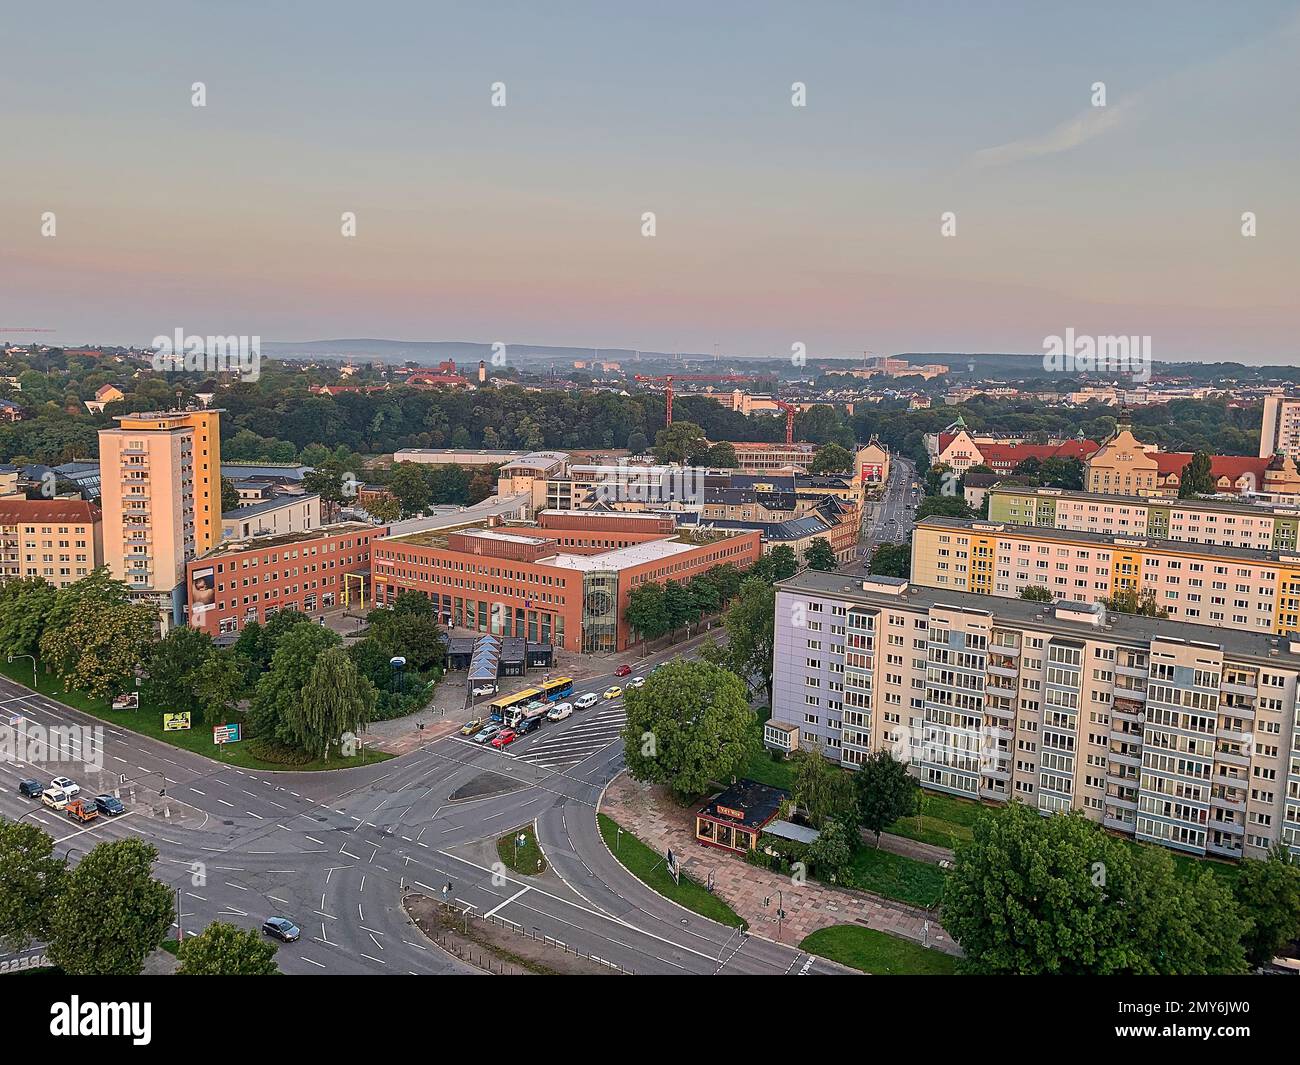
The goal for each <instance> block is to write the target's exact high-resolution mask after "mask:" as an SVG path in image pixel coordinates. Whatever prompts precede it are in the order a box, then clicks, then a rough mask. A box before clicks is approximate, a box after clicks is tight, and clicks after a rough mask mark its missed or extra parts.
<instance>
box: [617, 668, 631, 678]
mask: <svg viewBox="0 0 1300 1065" xmlns="http://www.w3.org/2000/svg"><path fill="white" fill-rule="evenodd" d="M631 672H632V667H631V666H619V667H618V669H616V670H614V676H616V677H626V676H627V675H628V674H629V673H631Z"/></svg>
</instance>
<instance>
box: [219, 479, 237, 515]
mask: <svg viewBox="0 0 1300 1065" xmlns="http://www.w3.org/2000/svg"><path fill="white" fill-rule="evenodd" d="M238 509H239V489H238V488H236V487H235V482H234V481H232V480H231V479H230V478H229V477H223V478H221V513H222V514H229V513H230V512H231V511H232V510H238Z"/></svg>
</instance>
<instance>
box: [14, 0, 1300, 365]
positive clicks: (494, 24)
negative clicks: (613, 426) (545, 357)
mask: <svg viewBox="0 0 1300 1065" xmlns="http://www.w3.org/2000/svg"><path fill="white" fill-rule="evenodd" d="M0 40H3V41H4V42H5V61H4V68H3V77H2V78H0V101H2V103H0V137H2V138H3V143H4V145H5V150H4V153H3V154H4V159H5V162H4V165H3V169H2V170H0V338H5V339H9V340H15V341H34V340H42V341H46V342H50V343H64V344H82V343H134V344H148V343H150V342H151V340H152V338H153V337H154V336H156V335H159V334H171V333H173V332H174V331H175V330H176V329H178V328H179V329H182V330H184V331H185V332H186V333H195V334H200V335H204V334H222V335H231V334H233V335H250V336H251V335H257V336H260V337H262V338H263V339H264V340H276V341H306V340H313V339H324V338H334V337H384V338H389V339H403V340H467V341H479V342H496V341H500V342H502V343H506V344H507V345H508V344H510V343H534V344H559V345H574V346H584V347H626V348H638V349H642V350H661V351H678V350H680V351H697V352H699V351H712V350H713V349H714V346H715V345H717V347H718V349H719V350H721V351H722V352H723V353H724V354H731V355H767V356H771V355H779V354H786V353H789V352H790V351H791V350H792V346H793V345H795V344H802V345H805V347H806V350H807V352H808V354H809V355H810V356H814V357H816V356H847V355H858V354H861V353H862V352H864V351H870V352H872V353H876V354H886V353H892V352H899V351H945V352H947V351H1041V350H1042V349H1043V344H1044V338H1045V337H1047V336H1049V335H1062V334H1064V332H1065V330H1066V329H1067V328H1072V329H1074V331H1075V333H1076V334H1078V335H1110V334H1133V335H1145V336H1150V337H1151V338H1152V340H1151V347H1152V353H1153V355H1154V356H1155V358H1157V359H1183V358H1187V359H1210V360H1217V359H1232V360H1239V361H1246V362H1256V363H1259V362H1272V363H1286V364H1293V363H1297V362H1300V340H1298V339H1297V338H1298V337H1300V203H1298V197H1297V190H1298V189H1300V3H1298V2H1274V0H1252V2H1251V3H1250V4H1248V5H1240V4H1236V5H1234V4H1227V3H1200V2H1197V0H1178V2H1170V3H1166V2H1159V0H1156V2H1147V3H1142V2H1133V0H1125V2H1120V3H1110V2H1105V0H1102V2H1091V3H1088V4H1079V3H1074V2H1067V0H1033V2H1031V0H1025V2H1021V3H1012V2H1005V3H999V2H994V0H989V2H980V3H977V2H973V0H970V2H938V0H934V2H925V0H918V2H912V3H904V2H898V3H892V2H891V3H885V2H875V3H873V2H857V3H823V2H817V0H809V2H806V3H805V2H800V3H789V2H782V3H765V2H748V3H730V2H713V3H707V4H701V3H698V2H696V3H676V2H673V0H663V2H656V3H655V4H645V5H632V4H630V3H618V2H614V3H610V2H608V0H607V2H605V3H566V2H562V0H560V2H554V3H547V4H540V3H513V2H509V0H498V2H493V3H491V4H481V3H479V4H470V3H465V4H439V3H433V2H423V3H394V2H385V0H372V2H370V3H367V4H364V5H356V4H344V3H337V2H334V0H315V2H311V3H288V2H275V0H262V2H256V3H252V2H244V0H222V2H220V3H213V2H205V3H194V2H183V0H167V2H153V0H127V2H125V3H122V4H103V3H102V2H99V0H97V2H93V3H87V2H80V0H73V2H66V3H59V4H41V5H36V4H18V3H9V4H6V5H4V6H3V8H0ZM195 82H202V83H203V85H204V89H205V93H206V106H203V107H195V106H193V104H192V99H193V92H192V86H193V85H194V83H195ZM796 82H800V83H802V84H803V85H805V86H806V97H805V106H802V107H796V106H793V105H792V86H793V85H794V83H796ZM1098 82H1101V83H1104V86H1105V105H1104V106H1101V107H1098V106H1094V97H1095V90H1094V85H1095V84H1096V83H1098ZM495 83H500V84H502V85H504V89H505V106H504V107H500V106H493V86H494V84H495ZM498 99H499V96H498ZM344 212H354V213H355V216H356V235H355V236H344V235H343V233H342V232H341V229H342V216H343V213H344ZM646 212H652V213H653V215H654V235H653V236H645V235H643V216H644V215H645V214H646ZM947 212H951V213H952V215H953V216H955V233H954V234H953V235H950V236H945V235H944V234H943V232H942V230H941V227H942V222H943V219H944V216H945V214H946V213H947ZM1245 212H1252V213H1253V216H1254V219H1255V235H1254V236H1250V237H1247V236H1243V234H1242V227H1243V221H1242V218H1243V214H1244V213H1245ZM48 213H52V215H53V221H54V235H52V236H50V235H45V233H43V231H42V230H43V226H44V228H45V229H46V230H48V224H47V223H46V222H45V221H44V220H45V219H47V218H48ZM38 328H39V329H44V330H50V332H48V333H20V332H18V330H19V329H38Z"/></svg>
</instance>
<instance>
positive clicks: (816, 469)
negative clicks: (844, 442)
mask: <svg viewBox="0 0 1300 1065" xmlns="http://www.w3.org/2000/svg"><path fill="white" fill-rule="evenodd" d="M808 469H809V472H810V473H819V474H820V473H851V472H852V470H853V452H851V451H850V450H849V449H848V448H846V447H840V445H839V444H823V445H822V446H821V447H819V448H818V449H817V452H816V454H814V455H813V460H812V465H811V466H810V467H809V468H808Z"/></svg>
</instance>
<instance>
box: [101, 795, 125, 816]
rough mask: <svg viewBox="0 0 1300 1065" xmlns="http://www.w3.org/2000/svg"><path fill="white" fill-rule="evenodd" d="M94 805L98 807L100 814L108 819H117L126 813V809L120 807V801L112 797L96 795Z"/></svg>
mask: <svg viewBox="0 0 1300 1065" xmlns="http://www.w3.org/2000/svg"><path fill="white" fill-rule="evenodd" d="M95 805H96V806H98V807H99V812H100V813H101V814H107V815H108V816H109V817H117V816H119V815H121V814H124V813H126V807H125V806H123V805H122V800H121V799H119V798H117V797H115V796H113V795H96V796H95Z"/></svg>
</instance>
